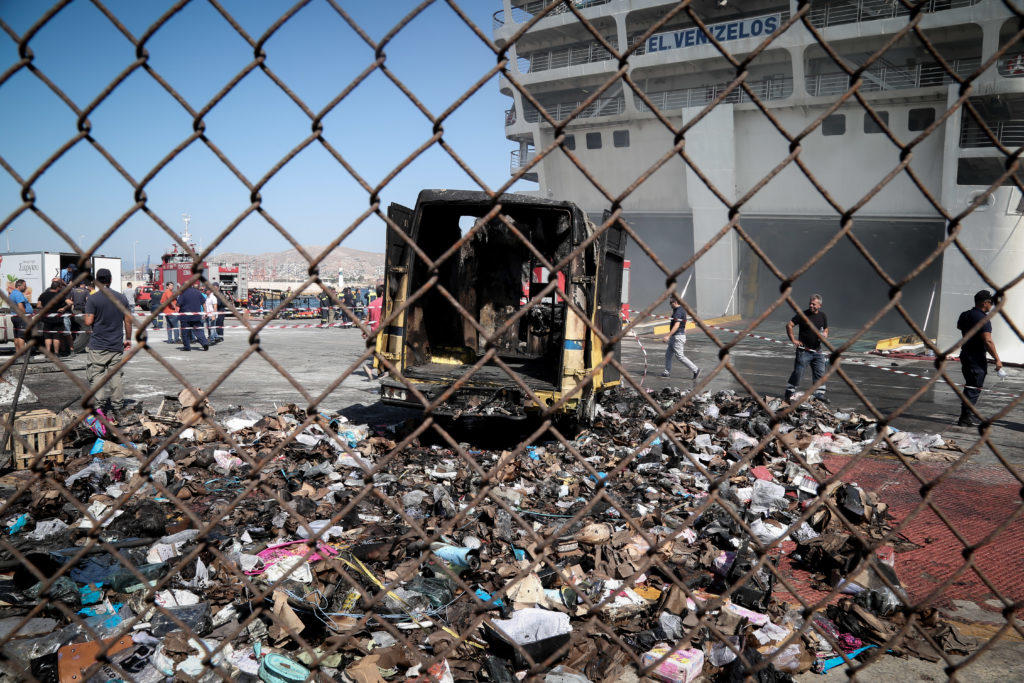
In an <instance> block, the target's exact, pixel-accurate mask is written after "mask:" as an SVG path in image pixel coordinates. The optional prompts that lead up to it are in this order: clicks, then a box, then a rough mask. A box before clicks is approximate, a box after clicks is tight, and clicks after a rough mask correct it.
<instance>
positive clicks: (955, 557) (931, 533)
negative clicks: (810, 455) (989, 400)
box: [778, 456, 1024, 609]
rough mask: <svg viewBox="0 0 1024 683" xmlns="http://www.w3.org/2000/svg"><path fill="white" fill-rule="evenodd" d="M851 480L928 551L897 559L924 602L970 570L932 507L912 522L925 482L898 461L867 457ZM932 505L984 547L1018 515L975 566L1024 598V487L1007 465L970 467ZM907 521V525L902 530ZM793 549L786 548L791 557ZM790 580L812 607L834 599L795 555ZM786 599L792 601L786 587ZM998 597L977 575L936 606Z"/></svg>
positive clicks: (936, 467) (939, 468) (914, 595)
mask: <svg viewBox="0 0 1024 683" xmlns="http://www.w3.org/2000/svg"><path fill="white" fill-rule="evenodd" d="M849 462H850V458H849V457H847V456H830V457H828V458H826V459H825V464H826V465H827V466H828V468H829V469H830V470H831V471H833V472H836V471H838V470H839V469H840V468H841V467H843V466H844V465H847V464H849ZM913 466H914V468H915V469H916V470H917V472H918V473H919V474H920V475H921V477H922V478H923V479H924V480H925V481H932V480H934V479H936V478H937V477H938V476H939V475H940V474H941V473H942V472H943V471H944V470H945V469H947V468H948V467H949V466H948V465H947V464H937V463H915V464H914V465H913ZM842 479H843V481H847V482H857V483H858V484H860V486H862V487H863V488H864V489H865V490H868V491H876V492H877V493H878V494H879V496H880V498H881V500H882V501H883V502H885V503H888V505H889V513H890V515H891V516H892V517H893V523H894V526H899V528H900V531H901V532H902V533H903V534H904V535H905V536H906V537H907V538H908V539H909V540H910V541H911V542H913V543H915V544H917V545H919V546H921V547H920V548H917V549H914V550H909V551H906V552H901V553H897V554H896V573H897V575H898V576H899V578H900V580H901V581H902V583H903V585H904V586H905V587H906V589H907V592H908V593H909V595H910V597H911V599H912V600H915V601H916V600H921V599H924V598H925V597H926V596H928V594H929V593H930V592H931V591H933V590H934V589H935V587H936V586H938V585H939V584H940V583H942V582H943V581H944V580H945V579H946V578H948V577H949V576H950V575H952V574H953V573H954V572H955V571H956V570H957V569H958V568H960V567H961V566H963V564H964V562H965V560H964V556H963V551H964V544H963V543H961V542H960V541H959V540H958V539H957V538H956V536H954V535H953V533H952V532H951V531H950V530H949V528H948V527H947V526H946V524H945V523H944V522H943V521H942V520H941V519H939V517H938V516H937V515H936V514H935V513H934V512H933V511H932V510H930V509H928V508H925V509H923V510H922V511H920V512H919V513H917V514H916V515H915V516H913V517H910V515H911V513H913V510H914V508H915V507H916V506H917V505H918V504H919V503H920V502H921V499H922V498H921V493H920V490H921V484H920V483H919V482H918V480H917V479H916V478H915V477H914V476H913V475H912V474H911V473H910V472H909V471H908V470H907V468H906V467H905V466H904V465H903V464H902V463H901V462H899V461H898V460H892V459H877V458H861V459H860V460H859V461H858V462H855V463H854V464H853V465H852V466H851V467H850V469H849V470H848V471H847V472H846V473H845V474H844V475H843V477H842ZM931 501H932V503H933V504H934V506H935V507H936V508H937V509H938V510H939V511H941V512H942V513H943V514H944V515H945V516H946V518H947V520H948V521H949V522H950V524H951V525H952V526H953V527H954V528H955V529H957V530H958V531H959V533H960V534H961V535H962V536H963V537H964V539H965V541H966V542H967V543H969V544H975V543H980V542H982V541H983V540H985V539H986V536H987V535H988V534H990V533H992V531H993V530H994V529H996V528H997V527H998V526H999V525H1000V524H1002V522H1003V521H1004V520H1006V519H1007V518H1010V517H1014V515H1016V516H1015V517H1014V519H1013V521H1012V522H1010V524H1009V526H1007V527H1006V528H1005V529H1003V531H1002V532H1000V533H999V534H997V535H996V536H994V537H993V538H991V539H988V540H987V541H986V543H985V545H983V546H982V547H980V548H979V549H978V550H976V551H975V554H974V558H975V565H976V567H977V568H978V570H979V571H980V572H981V573H982V574H984V576H985V577H986V578H987V579H988V581H989V583H991V584H992V586H993V588H994V589H995V590H998V591H999V593H1000V594H1001V595H1002V596H1003V597H1004V598H1007V599H1009V600H1013V601H1021V600H1024V518H1022V516H1021V515H1022V511H1021V510H1020V508H1021V504H1022V486H1021V483H1020V482H1019V481H1018V480H1017V479H1016V478H1014V476H1013V475H1012V474H1011V473H1010V472H1009V471H1008V470H1007V469H1006V468H1004V467H1002V466H972V465H971V464H970V463H967V464H966V465H964V466H961V467H960V468H959V469H957V470H956V471H955V472H952V473H951V474H950V475H949V476H948V477H947V478H946V479H944V480H943V481H942V483H940V484H938V485H937V486H936V487H935V488H934V489H933V490H932V495H931ZM904 522H905V526H900V525H901V524H902V523H904ZM793 547H794V546H793V544H792V543H788V542H787V543H785V544H783V549H784V551H785V553H786V555H787V556H788V554H789V552H790V551H791V550H792V548H793ZM780 568H785V569H784V571H783V572H780V573H782V574H783V576H786V577H787V578H788V577H792V579H793V581H794V583H795V585H794V588H796V590H797V593H799V595H800V597H801V598H802V600H803V601H804V602H807V603H808V604H810V603H811V602H814V601H816V600H819V599H821V598H822V597H824V595H826V594H825V593H819V592H818V591H815V590H814V589H813V588H811V587H810V585H809V578H810V575H809V574H808V573H807V572H803V571H800V570H798V569H796V568H794V567H793V566H792V563H791V562H790V560H789V559H788V557H783V558H782V560H781V561H780ZM778 588H779V591H778V592H779V593H780V597H781V598H782V599H786V598H787V597H791V596H788V594H787V593H785V591H784V589H783V588H782V586H781V585H780V586H779V587H778ZM994 598H996V594H995V592H993V590H992V588H989V586H987V585H985V583H984V582H983V581H982V579H981V577H980V576H979V575H978V573H977V572H976V571H974V570H973V569H969V570H967V571H966V572H964V573H963V574H962V575H961V576H960V577H959V578H957V579H956V580H955V581H954V582H953V583H952V584H951V585H949V586H948V587H947V588H946V589H945V590H944V591H943V593H942V595H941V596H938V597H935V598H933V599H932V600H931V604H932V605H939V606H941V605H948V604H949V601H950V600H953V599H958V600H970V601H972V602H974V603H976V604H978V605H979V606H981V607H983V608H987V609H992V608H991V607H986V606H985V605H984V604H983V603H984V601H986V600H991V599H994Z"/></svg>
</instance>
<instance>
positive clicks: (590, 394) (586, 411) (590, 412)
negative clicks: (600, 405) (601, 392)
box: [576, 387, 597, 427]
mask: <svg viewBox="0 0 1024 683" xmlns="http://www.w3.org/2000/svg"><path fill="white" fill-rule="evenodd" d="M576 415H577V419H578V420H579V423H580V426H581V427H593V426H594V421H595V420H596V419H597V397H596V396H595V395H594V389H593V388H591V387H588V388H587V389H584V390H583V396H582V397H581V398H580V404H579V407H578V408H577V409H576Z"/></svg>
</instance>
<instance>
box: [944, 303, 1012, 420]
mask: <svg viewBox="0 0 1024 683" xmlns="http://www.w3.org/2000/svg"><path fill="white" fill-rule="evenodd" d="M991 310H992V292H990V291H988V290H987V289H983V290H981V291H980V292H978V293H977V294H975V295H974V308H972V309H970V310H967V311H964V312H963V313H961V314H960V318H959V319H958V320H957V321H956V329H958V330H960V333H961V334H962V335H963V336H964V342H963V345H962V346H961V347H960V370H961V372H963V374H964V396H965V397H967V401H970V405H968V403H967V402H962V405H961V406H960V419H959V420H957V422H956V423H957V424H958V425H960V426H961V427H974V426H977V425H978V424H980V422H979V421H978V420H977V418H975V417H974V414H973V413H972V412H971V405H975V404H977V402H978V397H980V396H981V388H982V387H983V386H985V375H987V374H988V359H987V358H986V357H985V352H986V351H987V352H988V353H989V354H991V356H992V357H993V358H995V359H996V370H1002V368H1003V362H1002V361H1001V360H999V354H998V353H996V344H995V342H994V341H992V321H990V320H986V316H987V315H988V312H989V311H991ZM978 323H981V327H979V328H978V329H974V328H975V327H976V326H977V325H978ZM968 335H970V336H968Z"/></svg>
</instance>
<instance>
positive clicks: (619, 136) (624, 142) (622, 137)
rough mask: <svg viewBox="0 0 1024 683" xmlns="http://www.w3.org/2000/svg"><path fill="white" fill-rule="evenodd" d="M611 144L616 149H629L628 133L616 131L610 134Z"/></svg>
mask: <svg viewBox="0 0 1024 683" xmlns="http://www.w3.org/2000/svg"><path fill="white" fill-rule="evenodd" d="M612 142H613V143H614V144H615V146H616V147H629V131H628V130H617V131H615V132H613V133H612Z"/></svg>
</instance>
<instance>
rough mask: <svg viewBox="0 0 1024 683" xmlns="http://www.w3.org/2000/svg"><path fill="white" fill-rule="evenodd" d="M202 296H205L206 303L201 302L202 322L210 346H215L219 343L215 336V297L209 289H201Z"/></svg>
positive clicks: (218, 338)
mask: <svg viewBox="0 0 1024 683" xmlns="http://www.w3.org/2000/svg"><path fill="white" fill-rule="evenodd" d="M203 294H205V295H206V301H204V302H203V322H204V323H206V336H207V337H209V339H210V343H211V344H216V343H217V342H219V341H220V337H218V336H217V297H216V296H215V295H214V293H213V292H212V291H211V290H210V288H209V287H206V288H204V289H203Z"/></svg>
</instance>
